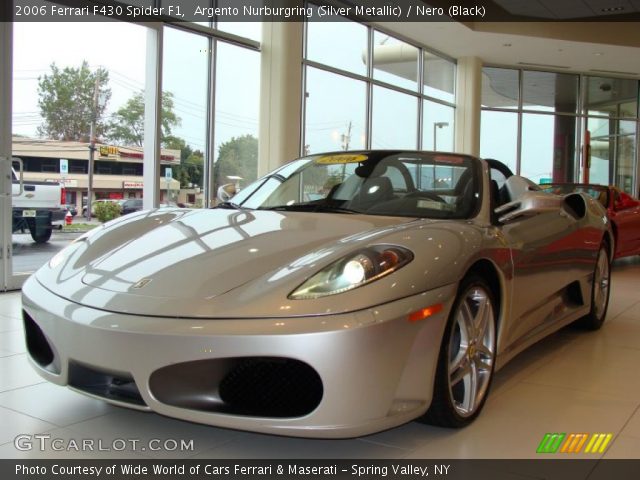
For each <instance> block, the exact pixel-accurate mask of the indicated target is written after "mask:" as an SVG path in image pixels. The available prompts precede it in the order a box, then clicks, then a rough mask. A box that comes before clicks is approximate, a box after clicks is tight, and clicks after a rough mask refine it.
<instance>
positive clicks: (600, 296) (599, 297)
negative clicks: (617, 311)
mask: <svg viewBox="0 0 640 480" xmlns="http://www.w3.org/2000/svg"><path fill="white" fill-rule="evenodd" d="M610 294H611V260H610V259H609V246H608V244H607V243H606V242H603V244H602V245H601V246H600V250H599V251H598V258H597V260H596V266H595V268H594V271H593V283H592V286H591V311H590V312H589V313H588V314H587V315H586V316H584V317H582V318H581V319H580V320H578V325H580V326H581V327H584V328H587V329H589V330H598V329H599V328H600V327H601V326H602V324H603V323H604V319H605V318H606V316H607V309H608V308H609V296H610Z"/></svg>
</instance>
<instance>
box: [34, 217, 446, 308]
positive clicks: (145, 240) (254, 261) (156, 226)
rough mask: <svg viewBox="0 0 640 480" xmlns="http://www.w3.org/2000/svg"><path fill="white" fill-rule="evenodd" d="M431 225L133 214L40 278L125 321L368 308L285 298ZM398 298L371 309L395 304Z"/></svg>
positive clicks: (353, 302)
mask: <svg viewBox="0 0 640 480" xmlns="http://www.w3.org/2000/svg"><path fill="white" fill-rule="evenodd" d="M428 222H429V221H425V220H415V219H412V218H399V217H383V216H368V215H349V214H330V213H303V212H276V211H255V210H225V209H212V210H185V209H161V210H156V211H146V212H139V213H135V214H132V215H127V216H126V217H122V218H120V219H118V220H116V221H114V222H111V223H108V224H105V225H104V226H102V227H99V228H98V229H96V230H95V231H92V232H91V233H90V234H89V235H87V236H86V237H85V238H81V239H79V240H78V241H76V242H75V243H74V244H73V245H71V246H70V247H68V248H67V249H66V250H63V251H62V252H61V253H60V254H58V255H56V256H55V257H54V258H53V259H52V260H51V261H50V262H49V264H48V265H46V266H44V267H43V268H42V269H40V270H39V271H38V273H37V278H38V280H39V281H40V282H41V283H42V284H43V285H44V286H45V287H46V288H48V289H49V290H51V291H53V292H54V293H56V294H57V295H60V296H62V297H64V298H67V299H69V300H72V301H74V302H76V303H79V304H82V305H86V306H91V307H95V308H99V309H103V310H108V311H114V312H122V313H132V314H140V315H162V316H172V317H191V318H193V317H208V318H211V317H218V318H232V317H247V316H253V317H255V316H258V317H260V316H262V317H267V316H271V317H273V316H289V315H310V314H328V313H336V312H337V311H348V310H356V309H361V308H366V307H368V306H371V305H372V303H375V302H373V301H372V299H371V298H370V297H368V296H367V298H361V297H363V295H353V296H352V298H350V300H349V302H345V303H344V304H342V305H341V306H336V301H335V299H334V298H332V297H326V298H324V299H319V300H307V301H300V300H297V301H291V300H289V299H288V298H287V297H288V295H289V293H291V291H292V290H293V289H295V288H296V287H297V286H299V285H300V284H301V283H302V282H304V281H305V280H306V279H307V278H309V277H310V276H311V275H313V274H315V273H316V272H317V271H318V270H320V269H321V268H323V267H324V266H326V265H328V264H329V263H331V262H333V261H335V260H337V259H339V258H341V257H342V256H343V255H346V254H348V253H350V252H353V251H355V250H357V249H358V248H361V247H364V246H366V245H370V244H374V243H396V244H397V243H399V241H398V239H399V238H400V236H401V235H402V231H403V230H406V229H407V228H409V227H410V226H411V225H415V224H416V223H421V224H422V225H423V226H424V224H425V223H428ZM445 230H446V229H445ZM451 235H452V234H449V236H451ZM449 243H450V242H449ZM458 243H459V242H458ZM374 283H377V282H374ZM356 290H360V289H356ZM396 292H397V293H396ZM396 292H391V293H388V294H386V297H387V298H379V299H378V298H376V300H380V303H382V302H383V301H385V300H387V301H388V300H393V299H394V297H398V296H399V295H400V296H402V292H400V289H397V290H396ZM338 303H339V302H338Z"/></svg>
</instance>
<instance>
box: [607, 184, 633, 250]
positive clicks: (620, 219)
mask: <svg viewBox="0 0 640 480" xmlns="http://www.w3.org/2000/svg"><path fill="white" fill-rule="evenodd" d="M612 193H613V213H612V215H611V217H612V220H613V223H614V225H615V228H616V230H617V235H616V240H617V242H618V245H617V246H616V256H617V257H623V256H627V255H635V254H638V253H640V202H638V201H637V200H636V199H634V198H633V197H631V196H630V195H627V194H626V193H624V192H621V191H620V190H618V189H617V188H612Z"/></svg>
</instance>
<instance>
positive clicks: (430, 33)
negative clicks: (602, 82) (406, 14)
mask: <svg viewBox="0 0 640 480" xmlns="http://www.w3.org/2000/svg"><path fill="white" fill-rule="evenodd" d="M380 25H382V26H383V27H384V28H385V29H387V30H388V31H390V32H396V33H397V34H399V35H401V36H404V37H405V38H409V39H413V40H414V41H417V42H419V43H421V44H424V45H428V46H429V47H431V48H433V49H435V50H437V51H439V52H441V53H444V54H446V55H449V56H451V57H454V58H461V57H467V56H473V57H479V58H481V59H482V60H483V62H484V63H485V64H492V65H509V66H516V67H521V68H533V69H542V70H557V71H573V72H584V73H589V74H593V75H598V76H608V75H614V76H627V77H632V78H640V35H638V26H639V25H640V24H639V23H637V22H633V23H632V22H625V23H620V22H601V23H593V22H475V23H464V24H463V23H459V22H422V23H419V22H406V23H395V22H384V23H381V24H380Z"/></svg>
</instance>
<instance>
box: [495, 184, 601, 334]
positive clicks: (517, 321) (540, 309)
mask: <svg viewBox="0 0 640 480" xmlns="http://www.w3.org/2000/svg"><path fill="white" fill-rule="evenodd" d="M549 195H552V194H550V193H549ZM509 200H511V201H512V200H514V199H509ZM502 232H503V234H504V238H505V240H506V241H507V243H508V244H509V246H510V247H511V248H512V259H513V279H512V286H513V287H512V297H511V319H512V321H511V322H510V323H509V325H508V331H507V332H506V338H505V339H506V342H507V344H509V345H514V346H515V345H517V344H518V343H519V342H520V341H526V339H527V338H528V337H529V336H531V335H535V333H537V332H538V331H540V330H542V329H544V328H546V326H548V325H549V324H550V323H552V322H554V321H555V320H557V319H558V317H559V316H561V315H562V313H563V310H564V309H565V301H566V295H567V287H568V286H569V285H570V284H571V282H572V281H573V280H574V279H576V278H579V276H580V275H581V274H587V275H588V272H587V271H586V270H585V271H580V272H579V271H578V270H580V269H582V270H584V269H585V265H586V266H588V267H589V268H591V267H590V265H591V264H590V263H589V262H587V263H586V264H584V262H582V261H581V258H582V257H584V256H587V257H588V256H589V255H590V253H591V252H587V251H585V239H584V238H583V236H584V231H582V230H580V229H578V224H577V222H576V219H575V218H573V217H571V216H570V215H567V214H564V212H561V210H560V208H558V209H557V210H555V209H554V210H552V211H547V212H541V213H538V214H537V215H533V216H525V217H522V218H521V219H516V220H514V221H511V222H509V223H508V224H507V225H503V226H502Z"/></svg>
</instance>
